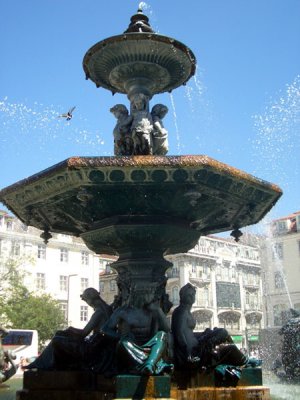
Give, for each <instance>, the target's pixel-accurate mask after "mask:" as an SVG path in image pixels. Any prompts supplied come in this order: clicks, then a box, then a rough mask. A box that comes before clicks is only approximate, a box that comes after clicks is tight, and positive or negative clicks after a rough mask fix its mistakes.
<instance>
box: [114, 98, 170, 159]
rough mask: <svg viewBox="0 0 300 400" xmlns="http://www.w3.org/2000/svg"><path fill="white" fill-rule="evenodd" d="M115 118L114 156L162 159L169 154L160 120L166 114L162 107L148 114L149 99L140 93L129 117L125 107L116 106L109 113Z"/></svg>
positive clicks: (166, 134) (122, 105)
mask: <svg viewBox="0 0 300 400" xmlns="http://www.w3.org/2000/svg"><path fill="white" fill-rule="evenodd" d="M110 112H111V113H112V114H113V115H114V116H115V117H116V119H117V124H116V126H115V128H114V131H113V135H114V154H115V155H116V156H130V155H165V154H167V152H168V132H167V130H166V129H165V128H164V126H163V123H162V119H163V118H164V117H165V115H166V114H167V112H168V108H167V107H166V106H165V105H163V104H156V105H155V106H154V107H153V108H152V110H151V112H149V97H148V96H146V95H144V94H143V93H137V94H135V95H134V96H133V97H132V99H131V113H130V114H129V111H128V109H127V107H126V106H125V105H124V104H116V105H115V106H114V107H112V108H111V109H110Z"/></svg>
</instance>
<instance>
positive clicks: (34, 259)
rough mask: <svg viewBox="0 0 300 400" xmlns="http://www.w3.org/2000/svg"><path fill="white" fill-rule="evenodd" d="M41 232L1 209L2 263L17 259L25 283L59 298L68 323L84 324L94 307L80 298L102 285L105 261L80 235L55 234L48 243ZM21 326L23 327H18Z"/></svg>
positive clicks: (33, 288) (0, 242)
mask: <svg viewBox="0 0 300 400" xmlns="http://www.w3.org/2000/svg"><path fill="white" fill-rule="evenodd" d="M41 233H42V232H41V231H39V230H38V229H36V228H33V227H28V226H26V225H24V224H23V223H21V222H20V221H19V220H18V219H17V218H14V217H12V216H10V215H9V214H8V213H6V212H5V211H0V262H1V264H2V266H3V265H5V262H6V261H7V260H8V259H9V258H14V259H16V260H18V261H17V263H18V266H19V267H20V268H22V269H23V270H24V271H26V275H25V283H26V286H27V287H28V288H29V289H30V290H32V291H33V292H35V293H42V292H43V293H48V294H50V295H51V296H52V297H53V298H55V299H56V300H58V301H59V303H60V306H61V309H62V311H63V312H64V314H65V319H66V325H72V326H75V327H78V328H80V327H83V326H85V324H86V322H87V321H88V320H89V318H90V316H91V314H92V312H93V310H92V309H91V308H90V307H88V306H87V304H86V303H85V302H83V301H82V300H81V299H80V294H81V293H82V292H83V290H84V289H86V288H87V287H94V288H97V289H98V288H99V271H101V270H102V269H105V264H106V260H105V259H102V258H100V257H98V256H96V255H95V253H93V252H92V251H90V250H89V249H88V248H87V247H86V246H85V244H84V243H83V242H82V240H81V239H80V238H76V237H72V236H68V235H62V234H53V237H52V239H51V240H50V241H49V242H48V244H47V246H46V245H45V243H44V242H43V240H42V239H41V238H40V235H41ZM16 328H22V327H16Z"/></svg>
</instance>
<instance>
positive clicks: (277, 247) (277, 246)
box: [273, 243, 283, 260]
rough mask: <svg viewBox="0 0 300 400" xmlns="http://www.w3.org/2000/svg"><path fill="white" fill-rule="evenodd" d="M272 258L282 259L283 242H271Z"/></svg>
mask: <svg viewBox="0 0 300 400" xmlns="http://www.w3.org/2000/svg"><path fill="white" fill-rule="evenodd" d="M273 259H275V260H276V259H278V260H283V244H282V243H274V244H273Z"/></svg>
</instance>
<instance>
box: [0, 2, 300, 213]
mask: <svg viewBox="0 0 300 400" xmlns="http://www.w3.org/2000/svg"><path fill="white" fill-rule="evenodd" d="M143 3H144V6H143V10H144V12H145V14H147V15H148V16H149V18H150V23H151V25H152V27H153V28H154V29H155V30H156V31H157V32H158V33H160V34H163V35H167V36H171V37H174V38H175V39H177V40H179V41H181V42H183V43H184V44H186V45H187V46H189V47H190V48H191V50H192V51H193V52H194V54H195V56H196V58H197V62H198V64H197V65H198V67H197V73H196V76H195V78H192V79H191V80H190V82H189V83H188V85H187V86H186V87H181V88H178V89H176V90H174V91H173V93H172V95H171V96H170V95H169V94H168V93H166V94H162V95H159V96H155V97H154V98H153V99H152V102H151V104H152V105H153V104H156V103H163V104H166V105H167V106H168V107H169V113H168V115H167V116H166V118H165V120H164V123H165V127H166V128H167V129H168V131H169V141H170V150H169V154H170V155H173V154H179V155H184V154H206V155H208V156H210V157H212V158H215V159H217V160H219V161H222V162H224V163H227V164H230V165H231V166H233V167H236V168H239V169H242V170H244V171H246V172H248V173H250V174H253V175H255V176H256V177H258V178H261V179H265V180H267V181H270V182H272V183H276V184H278V185H279V186H280V187H281V188H282V189H283V191H284V195H283V197H282V198H281V200H279V202H278V203H277V205H276V206H275V207H274V208H273V210H272V212H271V213H270V215H269V217H270V218H275V217H279V216H284V215H287V214H289V213H291V212H295V211H297V210H300V161H299V155H300V139H299V135H300V24H299V20H300V0H251V1H249V0H248V1H247V0H226V1H225V0H191V1H179V0H149V1H147V2H143ZM138 5H139V1H132V0H114V1H100V0H98V1H96V0H84V1H79V0H73V1H70V0H42V1H41V0H26V1H24V0H10V1H5V0H2V1H1V17H0V19H1V23H0V34H1V41H0V51H1V64H0V156H1V169H0V187H1V188H3V187H6V186H8V185H10V184H12V183H14V182H16V181H18V180H20V179H23V178H25V177H27V176H30V175H33V174H35V173H37V172H39V171H40V170H42V169H45V168H47V167H49V166H51V165H53V164H55V163H57V162H60V161H62V160H64V159H66V158H68V157H71V156H77V155H79V156H102V155H103V156H108V155H112V154H113V140H112V130H113V127H114V125H115V119H114V117H113V116H112V114H111V113H110V112H109V109H110V107H112V106H113V105H114V104H116V103H124V104H126V105H127V106H128V100H127V98H126V96H124V95H115V96H114V97H113V96H112V95H111V93H110V92H107V91H105V90H104V89H101V88H99V89H96V87H95V85H94V84H93V83H92V82H91V81H86V80H85V76H84V72H83V69H82V59H83V57H84V55H85V53H86V51H87V50H88V49H89V48H90V47H91V46H92V45H94V44H95V43H96V42H98V41H100V40H103V39H105V38H107V37H109V36H112V35H118V34H120V33H122V32H123V31H124V30H125V29H126V28H127V26H128V24H129V20H130V17H131V15H133V14H134V13H135V12H136V10H137V8H138ZM74 105H76V109H75V111H74V117H73V119H72V120H71V121H70V122H69V123H68V122H66V121H65V120H63V119H60V118H57V116H58V115H59V114H60V113H62V112H65V111H67V110H68V109H69V108H70V107H72V106H74Z"/></svg>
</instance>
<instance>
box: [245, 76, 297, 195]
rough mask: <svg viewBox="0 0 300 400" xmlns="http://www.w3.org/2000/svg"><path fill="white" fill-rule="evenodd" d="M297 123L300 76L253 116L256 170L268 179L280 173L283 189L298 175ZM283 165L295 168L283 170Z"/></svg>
mask: <svg viewBox="0 0 300 400" xmlns="http://www.w3.org/2000/svg"><path fill="white" fill-rule="evenodd" d="M299 123H300V75H298V76H297V77H296V78H295V79H294V81H293V82H292V83H291V84H288V85H286V88H285V90H284V92H283V93H282V94H281V95H279V98H278V99H274V100H273V99H272V100H271V101H270V104H268V105H267V107H266V108H265V110H264V112H263V113H262V114H260V115H255V116H254V126H255V129H256V132H257V135H256V137H255V139H254V141H253V142H252V145H253V147H254V152H253V153H254V156H255V160H254V163H255V165H256V170H257V171H259V172H260V173H264V175H265V177H266V179H268V180H270V181H272V180H273V179H274V176H277V175H279V173H280V176H279V178H280V179H281V181H282V182H277V183H281V185H282V187H283V189H284V188H287V187H288V186H289V182H290V178H291V173H292V174H296V175H299V159H298V154H299V151H300V141H299V128H300V124H299ZM297 150H298V151H297ZM296 154H297V156H296ZM285 165H289V166H292V165H295V168H289V169H286V168H285V167H284V166H285Z"/></svg>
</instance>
